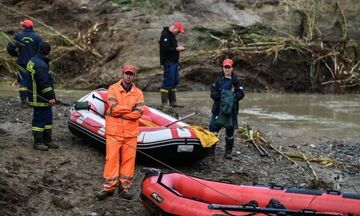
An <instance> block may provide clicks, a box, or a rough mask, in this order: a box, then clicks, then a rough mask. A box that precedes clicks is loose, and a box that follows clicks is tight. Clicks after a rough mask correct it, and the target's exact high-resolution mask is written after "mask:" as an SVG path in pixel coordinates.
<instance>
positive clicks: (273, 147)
mask: <svg viewBox="0 0 360 216" xmlns="http://www.w3.org/2000/svg"><path fill="white" fill-rule="evenodd" d="M269 146H270V147H271V148H272V149H274V150H275V151H276V152H277V153H279V154H280V155H282V156H284V157H285V158H286V159H288V160H289V161H291V162H292V163H293V164H295V165H296V166H297V167H299V168H300V169H301V170H303V171H304V168H303V167H302V166H300V165H299V164H298V163H296V161H294V160H293V159H291V158H290V157H289V156H287V155H286V154H284V153H283V152H282V151H280V150H279V149H277V148H276V147H275V146H273V145H272V144H269Z"/></svg>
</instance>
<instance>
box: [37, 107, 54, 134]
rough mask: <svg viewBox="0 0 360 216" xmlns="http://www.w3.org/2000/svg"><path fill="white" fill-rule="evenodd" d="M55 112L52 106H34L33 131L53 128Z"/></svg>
mask: <svg viewBox="0 0 360 216" xmlns="http://www.w3.org/2000/svg"><path fill="white" fill-rule="evenodd" d="M52 124H53V113H52V107H51V106H49V107H34V115H33V120H32V131H36V132H44V130H45V129H46V130H48V129H51V128H52Z"/></svg>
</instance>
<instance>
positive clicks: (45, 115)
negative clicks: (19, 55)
mask: <svg viewBox="0 0 360 216" xmlns="http://www.w3.org/2000/svg"><path fill="white" fill-rule="evenodd" d="M50 50H51V47H50V44H49V43H46V42H41V43H40V44H39V50H38V53H37V54H36V55H35V56H34V57H32V58H31V59H30V61H29V62H28V63H27V66H26V70H27V72H28V73H29V75H30V82H29V84H28V86H27V87H28V92H29V94H28V97H29V104H30V106H32V107H33V108H34V115H33V120H32V132H33V136H34V149H36V150H41V151H47V150H48V149H49V148H52V149H57V148H59V146H58V145H56V144H54V143H52V138H51V130H52V126H53V113H52V106H53V105H54V104H55V103H56V98H55V91H54V80H53V78H52V76H51V75H50V73H49V61H50V59H48V58H47V57H46V56H47V55H48V54H49V53H50Z"/></svg>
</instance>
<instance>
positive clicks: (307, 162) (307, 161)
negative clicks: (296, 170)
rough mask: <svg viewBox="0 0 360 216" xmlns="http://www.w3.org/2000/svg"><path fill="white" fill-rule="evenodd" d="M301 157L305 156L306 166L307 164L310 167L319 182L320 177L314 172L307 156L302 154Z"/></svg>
mask: <svg viewBox="0 0 360 216" xmlns="http://www.w3.org/2000/svg"><path fill="white" fill-rule="evenodd" d="M301 155H302V156H303V158H304V160H305V162H306V164H307V165H308V166H309V168H310V169H311V171H312V173H313V175H314V176H315V179H316V180H319V178H318V176H317V175H316V172H315V170H314V169H313V167H312V166H311V164H310V162H309V160H308V159H307V158H306V156H305V154H304V153H301Z"/></svg>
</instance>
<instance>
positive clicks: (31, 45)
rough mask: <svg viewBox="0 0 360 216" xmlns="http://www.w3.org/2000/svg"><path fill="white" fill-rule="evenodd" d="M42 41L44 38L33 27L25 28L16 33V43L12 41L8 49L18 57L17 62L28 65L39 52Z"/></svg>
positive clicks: (12, 54)
mask: <svg viewBox="0 0 360 216" xmlns="http://www.w3.org/2000/svg"><path fill="white" fill-rule="evenodd" d="M41 41H42V38H41V37H40V36H39V35H38V34H37V33H36V32H34V31H33V29H32V28H25V29H23V30H21V31H20V32H19V33H17V34H16V35H15V37H14V42H15V44H14V43H12V42H10V43H9V44H8V46H7V51H8V53H9V54H10V55H11V56H15V57H18V58H17V60H16V63H17V64H19V65H26V64H27V62H28V61H29V60H30V59H31V58H32V57H34V56H35V55H36V53H37V52H38V48H39V44H40V43H41Z"/></svg>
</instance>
